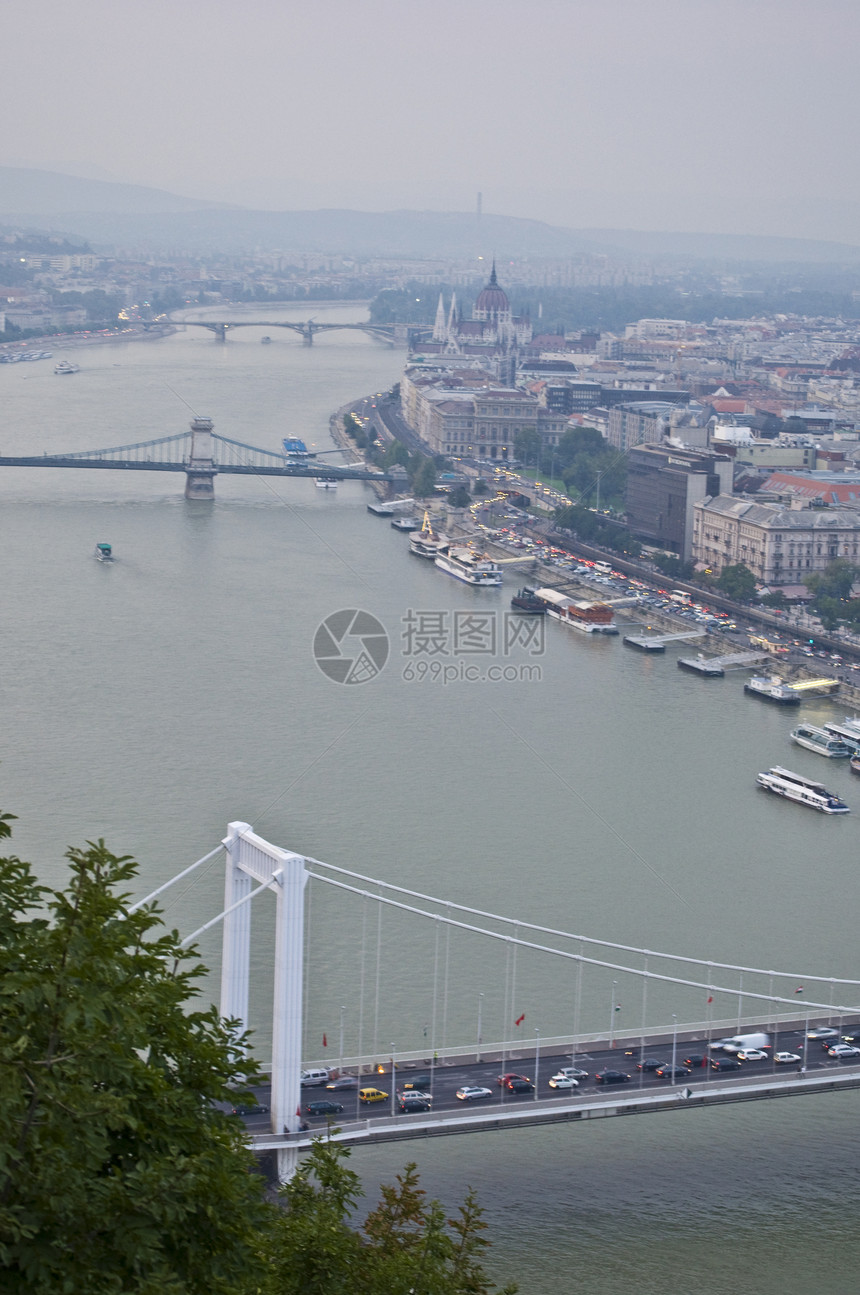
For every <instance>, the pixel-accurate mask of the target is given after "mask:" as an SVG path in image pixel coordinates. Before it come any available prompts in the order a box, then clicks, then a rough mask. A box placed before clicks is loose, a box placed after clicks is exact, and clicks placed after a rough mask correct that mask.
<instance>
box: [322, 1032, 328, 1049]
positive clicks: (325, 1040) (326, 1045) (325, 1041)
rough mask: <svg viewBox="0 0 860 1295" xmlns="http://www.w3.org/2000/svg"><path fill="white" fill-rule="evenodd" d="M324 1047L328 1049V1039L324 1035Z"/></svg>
mask: <svg viewBox="0 0 860 1295" xmlns="http://www.w3.org/2000/svg"><path fill="white" fill-rule="evenodd" d="M323 1047H324V1048H327V1047H328V1040H327V1039H326V1037H325V1035H323Z"/></svg>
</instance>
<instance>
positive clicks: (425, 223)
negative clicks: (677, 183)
mask: <svg viewBox="0 0 860 1295" xmlns="http://www.w3.org/2000/svg"><path fill="white" fill-rule="evenodd" d="M0 222H2V224H4V225H6V226H16V225H23V226H25V227H27V228H31V229H38V230H48V231H51V232H55V233H63V234H68V235H70V236H78V237H79V238H83V239H85V240H87V241H89V242H90V243H92V244H93V245H95V246H96V247H99V248H101V249H104V250H108V249H113V248H117V249H133V250H135V251H151V252H154V253H158V252H163V251H165V250H167V249H172V250H181V251H186V252H190V253H195V252H197V253H201V254H203V255H211V254H212V253H213V252H218V251H222V252H227V253H241V252H246V251H251V250H254V249H259V248H262V249H264V250H272V249H278V250H281V251H284V252H341V253H343V254H344V255H348V256H393V257H400V258H403V259H410V258H413V257H414V258H425V257H426V258H442V259H449V258H450V259H461V258H470V257H477V256H479V255H483V256H485V257H487V256H489V255H495V256H497V257H498V258H499V259H500V260H504V259H505V258H506V257H517V258H523V257H525V258H528V257H535V258H554V257H558V258H567V257H571V256H578V255H582V254H583V253H589V252H591V253H606V254H609V255H615V256H622V257H623V256H625V255H626V256H628V257H629V256H638V257H666V256H678V257H682V258H684V259H685V260H709V261H732V262H734V261H758V262H765V261H769V262H803V263H807V264H809V263H815V262H817V263H819V264H821V263H830V264H833V263H837V264H839V263H850V262H857V261H860V247H855V246H851V245H847V244H842V243H828V242H816V241H813V240H809V239H795V238H767V237H761V236H755V235H749V236H743V235H734V234H706V233H702V234H690V233H654V232H647V231H638V230H607V229H580V230H574V229H564V228H560V227H557V226H554V225H547V224H544V223H543V222H542V221H538V220H523V219H519V218H517V217H514V216H498V215H489V214H485V215H483V216H482V217H481V219H480V223H479V222H478V219H477V217H476V216H475V214H474V213H471V212H439V211H383V212H367V211H347V210H337V209H333V210H322V211H282V212H277V211H252V210H248V209H245V208H241V207H226V206H223V205H220V204H217V203H210V202H201V201H198V200H196V199H193V198H183V197H179V196H178V195H176V194H172V193H166V192H163V191H162V190H159V189H147V188H143V187H141V186H138V185H124V184H111V183H108V182H105V181H101V180H85V179H80V178H77V177H74V176H68V175H60V174H58V173H55V172H52V171H37V170H32V171H31V170H25V169H21V168H12V167H0Z"/></svg>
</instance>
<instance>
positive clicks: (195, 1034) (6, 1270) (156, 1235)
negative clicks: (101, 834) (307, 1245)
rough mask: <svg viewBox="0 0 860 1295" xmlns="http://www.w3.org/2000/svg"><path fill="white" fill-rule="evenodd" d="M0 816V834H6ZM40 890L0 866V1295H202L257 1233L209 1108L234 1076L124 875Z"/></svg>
mask: <svg viewBox="0 0 860 1295" xmlns="http://www.w3.org/2000/svg"><path fill="white" fill-rule="evenodd" d="M8 817H9V816H5V815H4V816H3V819H2V822H0V828H2V831H0V835H2V836H8V835H9V825H8ZM67 858H68V859H69V861H70V864H71V880H70V882H69V885H68V887H67V889H65V890H63V891H51V890H48V889H47V888H45V887H42V886H39V885H37V884H36V881H35V880H34V878H33V875H32V872H31V869H30V865H29V864H27V863H24V862H22V861H21V860H20V859H18V858H17V857H15V856H11V857H9V858H5V859H0V971H2V979H0V984H2V994H0V1286H2V1289H3V1291H4V1292H7V1293H8V1295H19V1293H20V1295H24V1293H25V1292H26V1295H57V1292H67V1293H68V1295H156V1293H158V1295H162V1293H163V1295H167V1293H168V1292H169V1295H215V1293H216V1292H217V1293H221V1292H223V1293H224V1295H227V1293H228V1292H234V1291H235V1290H236V1289H237V1287H238V1285H239V1283H240V1281H244V1280H245V1278H246V1277H247V1276H248V1275H249V1274H253V1272H254V1254H255V1249H256V1236H255V1234H256V1233H257V1232H258V1230H259V1229H260V1228H262V1227H265V1226H266V1225H267V1219H268V1215H269V1208H268V1207H266V1206H265V1205H264V1203H263V1201H262V1196H261V1189H260V1179H259V1177H258V1176H257V1175H255V1174H254V1173H252V1172H251V1171H252V1169H253V1159H252V1156H251V1154H250V1152H249V1151H248V1150H247V1148H246V1146H245V1133H244V1129H243V1128H242V1126H241V1124H240V1122H239V1121H238V1120H237V1119H236V1118H235V1117H233V1116H230V1115H227V1114H225V1113H224V1112H223V1111H221V1110H219V1109H217V1107H216V1105H215V1103H217V1102H224V1101H229V1100H231V1099H232V1100H235V1092H234V1091H231V1085H232V1084H233V1083H234V1082H235V1080H236V1076H237V1072H238V1071H239V1070H240V1068H241V1069H242V1070H243V1071H244V1072H245V1073H247V1072H248V1069H249V1065H248V1062H247V1060H246V1058H245V1053H244V1047H243V1041H242V1040H241V1039H240V1038H239V1037H238V1035H237V1034H236V1032H235V1030H233V1029H232V1027H230V1026H228V1025H225V1024H224V1023H223V1022H222V1021H221V1020H220V1018H219V1016H218V1013H217V1012H216V1011H215V1009H214V1008H209V1009H206V1010H201V1009H199V1008H195V1009H191V1008H190V1007H189V1001H188V1000H189V999H192V998H193V997H194V996H195V994H196V993H197V992H198V988H197V984H198V981H199V979H200V978H201V977H202V976H203V974H204V968H203V967H201V965H200V963H199V962H198V960H197V958H196V956H195V955H194V954H193V953H192V952H189V951H187V950H184V949H183V948H182V947H181V945H180V942H179V937H178V935H177V933H176V932H175V931H171V932H168V931H166V930H164V928H163V926H162V924H161V920H160V918H159V916H158V914H157V912H156V910H155V909H154V908H153V907H151V906H146V907H144V908H142V909H140V910H138V911H137V912H134V913H133V912H131V911H130V908H129V906H128V902H127V896H126V894H125V893H124V892H125V890H126V888H127V886H128V884H129V882H130V881H131V880H132V878H133V877H134V876H135V873H136V870H137V867H136V864H134V863H133V861H132V860H131V859H129V858H117V857H116V856H115V855H113V854H111V853H110V852H109V851H108V850H107V849H106V848H105V845H104V843H103V842H102V841H98V842H96V843H88V845H87V847H86V849H83V850H78V849H72V850H69V852H68V855H67Z"/></svg>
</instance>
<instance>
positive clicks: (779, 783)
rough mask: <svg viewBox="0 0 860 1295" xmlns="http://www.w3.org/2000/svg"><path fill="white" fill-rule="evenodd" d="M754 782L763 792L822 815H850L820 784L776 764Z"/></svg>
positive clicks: (841, 802) (839, 799)
mask: <svg viewBox="0 0 860 1295" xmlns="http://www.w3.org/2000/svg"><path fill="white" fill-rule="evenodd" d="M756 782H757V783H758V785H759V786H760V787H763V788H764V789H765V791H772V792H773V793H774V795H776V796H784V797H785V799H786V800H794V801H796V802H797V804H798V805H808V806H809V808H810V809H817V810H819V811H820V812H821V813H822V814H850V813H851V810H850V808H849V806H848V805H846V804H845V801H844V800H842V799H841V798H840V797H839V796H836V795H834V793H833V792H832V791H828V790H827V788H826V787H825V786H823V784H822V783H820V782H815V781H814V780H813V779H812V778H804V777H803V776H802V774H799V773H792V772H791V770H790V769H783V768H781V767H780V765H778V764H776V765H774V766H773V768H772V769H765V770H764V772H763V773H760V774H759V775H758V777H757V778H756Z"/></svg>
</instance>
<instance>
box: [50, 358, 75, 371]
mask: <svg viewBox="0 0 860 1295" xmlns="http://www.w3.org/2000/svg"><path fill="white" fill-rule="evenodd" d="M80 371H81V366H80V365H79V364H72V362H71V360H60V362H59V364H55V365H54V372H55V373H80Z"/></svg>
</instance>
